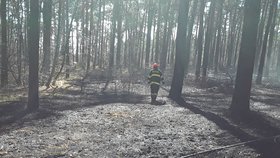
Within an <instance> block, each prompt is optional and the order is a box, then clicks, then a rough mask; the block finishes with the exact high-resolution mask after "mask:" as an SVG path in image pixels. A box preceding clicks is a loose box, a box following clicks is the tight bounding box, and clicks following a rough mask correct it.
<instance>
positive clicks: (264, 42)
mask: <svg viewBox="0 0 280 158" xmlns="http://www.w3.org/2000/svg"><path fill="white" fill-rule="evenodd" d="M273 5H275V3H271V4H270V10H269V15H268V21H267V25H266V28H265V34H264V39H263V45H262V53H261V58H260V64H259V69H258V76H257V79H256V83H257V84H261V83H262V77H263V69H264V62H265V56H266V48H267V40H268V35H269V31H270V27H271V24H272V18H273ZM276 5H277V4H276Z"/></svg>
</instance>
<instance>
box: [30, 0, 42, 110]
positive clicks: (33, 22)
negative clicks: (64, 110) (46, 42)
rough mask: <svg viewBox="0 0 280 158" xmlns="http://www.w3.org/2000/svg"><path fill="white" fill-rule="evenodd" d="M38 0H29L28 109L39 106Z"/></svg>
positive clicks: (34, 108)
mask: <svg viewBox="0 0 280 158" xmlns="http://www.w3.org/2000/svg"><path fill="white" fill-rule="evenodd" d="M39 15H40V13H39V1H38V0H30V21H29V27H30V31H29V33H30V35H29V38H30V39H29V46H28V48H29V81H28V83H29V86H28V105H27V108H28V110H30V111H33V110H36V109H38V107H39V77H38V76H39V74H38V73H39V35H40V31H39V30H40V24H39Z"/></svg>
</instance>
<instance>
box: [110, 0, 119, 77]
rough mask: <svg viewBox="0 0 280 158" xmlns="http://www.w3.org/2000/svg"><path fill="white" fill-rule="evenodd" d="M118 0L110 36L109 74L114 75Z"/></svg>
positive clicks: (115, 3) (114, 9) (116, 0)
mask: <svg viewBox="0 0 280 158" xmlns="http://www.w3.org/2000/svg"><path fill="white" fill-rule="evenodd" d="M118 3H119V2H118V0H115V1H114V7H113V16H112V26H111V37H110V55H109V56H110V58H109V75H110V77H112V75H113V67H114V61H115V38H116V17H117V11H118Z"/></svg>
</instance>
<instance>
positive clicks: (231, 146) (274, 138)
mask: <svg viewBox="0 0 280 158" xmlns="http://www.w3.org/2000/svg"><path fill="white" fill-rule="evenodd" d="M279 137H280V135H276V136H272V137H265V138H260V139H255V140H250V141H246V142H240V143H236V144H231V145H226V146H222V147H218V148H214V149H210V150H205V151H200V152H196V153H193V154H190V155H186V156H183V157H182V158H188V157H194V156H198V155H201V154H206V153H210V152H215V151H219V150H223V149H227V148H233V147H237V146H242V145H247V144H251V143H254V142H259V141H264V140H269V139H273V141H274V142H275V143H277V138H279Z"/></svg>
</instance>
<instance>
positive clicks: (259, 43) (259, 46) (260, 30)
mask: <svg viewBox="0 0 280 158" xmlns="http://www.w3.org/2000/svg"><path fill="white" fill-rule="evenodd" d="M263 3H264V5H263V10H262V13H261V15H262V16H261V21H260V24H259V28H258V36H257V50H256V51H257V52H256V58H255V64H254V71H255V72H256V71H257V70H258V66H259V61H260V54H261V50H262V45H263V44H262V43H263V35H264V34H263V32H264V26H265V22H266V19H267V12H268V11H267V10H268V7H269V1H263ZM261 8H262V7H261Z"/></svg>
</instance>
